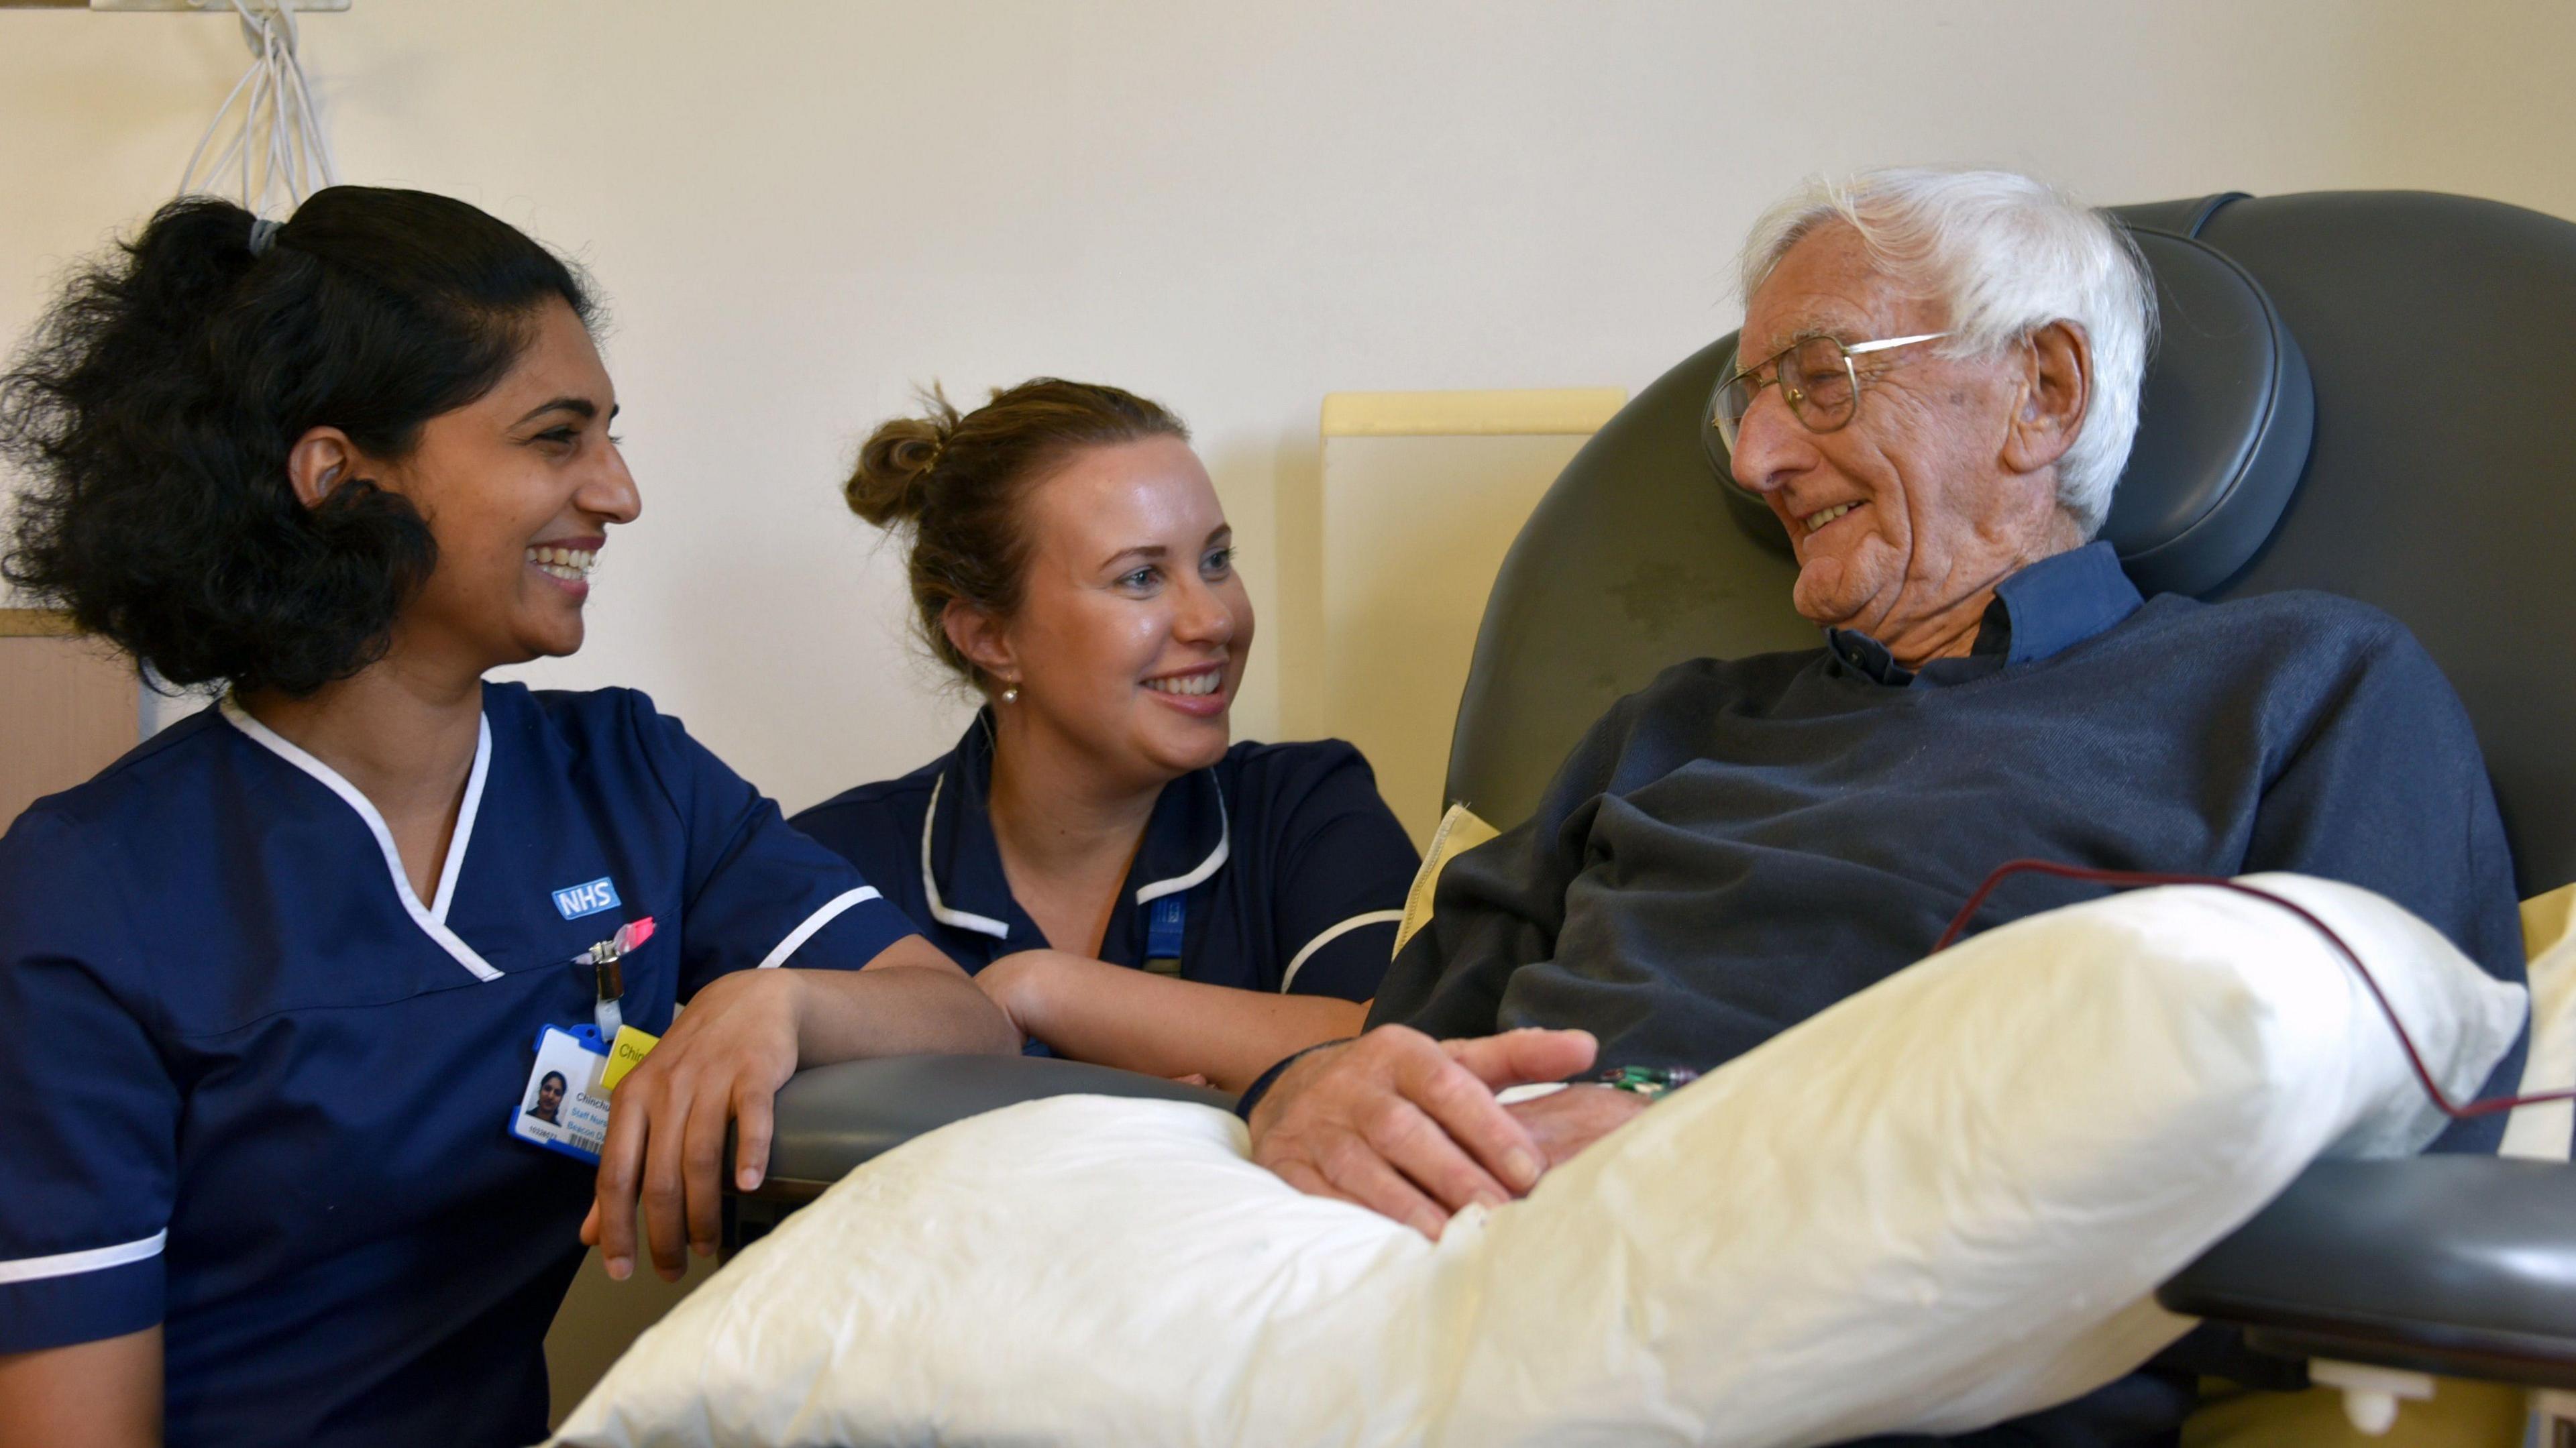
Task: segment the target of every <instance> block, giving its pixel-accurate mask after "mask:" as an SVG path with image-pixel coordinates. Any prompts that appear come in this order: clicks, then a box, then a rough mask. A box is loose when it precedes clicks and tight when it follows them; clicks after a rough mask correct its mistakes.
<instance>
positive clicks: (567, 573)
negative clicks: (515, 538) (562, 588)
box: [528, 548, 599, 583]
mask: <svg viewBox="0 0 2576 1448" xmlns="http://www.w3.org/2000/svg"><path fill="white" fill-rule="evenodd" d="M528 561H529V562H530V563H533V564H535V565H536V566H537V571H538V572H540V573H543V574H545V575H546V576H548V577H550V578H560V579H562V580H563V581H565V582H566V583H578V582H580V581H581V580H583V579H585V578H588V577H589V576H590V572H591V570H592V569H594V568H597V567H598V566H599V555H598V554H596V553H592V552H590V551H588V550H587V549H581V548H531V549H529V550H528Z"/></svg>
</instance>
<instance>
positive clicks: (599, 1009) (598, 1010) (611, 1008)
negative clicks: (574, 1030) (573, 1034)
mask: <svg viewBox="0 0 2576 1448" xmlns="http://www.w3.org/2000/svg"><path fill="white" fill-rule="evenodd" d="M652 938H653V917H652V916H650V915H647V916H645V917H644V918H643V919H641V920H629V921H627V922H626V923H625V924H623V925H620V926H618V927H617V933H616V934H615V935H612V936H610V937H608V938H607V939H606V940H603V941H601V942H599V943H598V944H596V945H594V946H592V947H591V948H590V949H588V950H585V951H583V952H582V953H581V954H579V955H576V956H574V957H573V958H572V963H573V964H575V965H582V964H587V965H589V966H590V969H591V977H592V979H593V980H594V981H595V982H596V984H597V990H596V992H595V1000H596V1003H595V1004H594V1005H592V1007H591V1010H590V1016H591V1020H592V1021H593V1022H594V1023H596V1024H597V1025H598V1027H599V1039H600V1040H601V1041H602V1042H608V1041H614V1040H616V1039H617V1030H618V1027H620V1026H623V1025H625V1024H626V1012H625V1011H624V1010H623V1009H622V1008H621V1007H620V1004H619V1002H620V1000H621V999H622V998H623V997H624V996H625V994H626V971H625V968H624V967H623V966H622V965H620V964H619V962H620V961H622V960H624V959H625V958H626V952H628V951H630V950H633V949H635V948H636V947H637V946H640V945H642V944H643V943H644V942H645V941H647V940H650V939H652Z"/></svg>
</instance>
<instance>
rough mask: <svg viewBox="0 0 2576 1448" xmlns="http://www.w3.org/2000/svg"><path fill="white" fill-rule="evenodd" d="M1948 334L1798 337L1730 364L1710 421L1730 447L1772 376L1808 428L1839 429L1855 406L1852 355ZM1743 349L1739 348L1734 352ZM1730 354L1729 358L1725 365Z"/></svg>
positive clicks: (1855, 375) (1857, 372)
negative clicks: (1752, 359) (1753, 359)
mask: <svg viewBox="0 0 2576 1448" xmlns="http://www.w3.org/2000/svg"><path fill="white" fill-rule="evenodd" d="M1949 335H1950V334H1949V333H1947V332H1924V333H1922V334H1920V335H1918V336H1913V337H1889V338H1887V339H1886V340H1884V341H1879V342H1852V343H1849V344H1846V343H1844V342H1843V341H1841V340H1840V339H1839V338H1834V337H1801V338H1799V339H1798V340H1797V341H1795V342H1792V343H1790V344H1789V345H1788V346H1786V347H1783V348H1781V349H1780V350H1779V351H1778V352H1777V353H1774V354H1773V355H1772V356H1770V357H1768V358H1765V359H1764V360H1763V361H1761V362H1759V363H1756V364H1755V365H1753V366H1751V367H1745V368H1740V369H1735V370H1733V371H1732V372H1731V373H1730V375H1729V376H1728V377H1727V380H1726V385H1725V386H1724V387H1721V388H1719V389H1717V402H1716V404H1715V407H1714V408H1713V411H1712V415H1711V416H1710V418H1709V422H1710V423H1711V424H1712V425H1714V426H1715V427H1716V428H1717V435H1718V437H1719V438H1720V439H1722V440H1723V441H1724V442H1725V443H1726V450H1727V451H1728V452H1730V453H1731V452H1733V451H1735V439H1736V437H1737V435H1738V434H1739V433H1741V432H1742V431H1743V428H1744V414H1746V413H1748V412H1751V411H1752V410H1753V399H1754V398H1755V397H1757V396H1759V395H1760V394H1761V392H1762V389H1763V388H1765V387H1768V386H1770V385H1771V384H1772V383H1774V382H1777V383H1779V384H1780V400H1781V401H1783V402H1786V403H1788V404H1789V411H1790V412H1791V413H1793V414H1794V415H1796V417H1797V419H1798V421H1799V423H1800V424H1801V425H1803V426H1804V427H1805V428H1806V429H1807V431H1809V432H1839V431H1841V430H1842V429H1844V428H1846V427H1849V426H1850V425H1851V420H1852V418H1853V416H1854V415H1856V414H1857V413H1858V412H1859V411H1860V369H1859V368H1857V367H1854V366H1853V365H1852V359H1853V358H1854V357H1863V356H1867V355H1868V354H1870V353H1872V352H1885V351H1888V350H1890V349H1892V348H1896V347H1911V346H1913V345H1914V344H1915V343H1917V342H1935V341H1939V340H1940V339H1941V338H1943V337H1947V336H1949ZM1742 355H1743V354H1742V353H1741V352H1739V353H1737V354H1736V357H1737V358H1740V357H1741V356H1742ZM1735 360H1736V359H1735V358H1730V359H1728V366H1729V367H1730V368H1733V367H1734V362H1735ZM1765 372H1768V373H1770V374H1771V375H1770V377H1769V378H1767V379H1765V378H1764V377H1763V376H1762V374H1763V373H1765Z"/></svg>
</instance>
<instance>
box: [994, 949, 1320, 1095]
mask: <svg viewBox="0 0 2576 1448" xmlns="http://www.w3.org/2000/svg"><path fill="white" fill-rule="evenodd" d="M1014 962H1017V963H1016V964H1014ZM1006 966H1008V967H1009V968H1012V969H1015V970H1024V971H1025V974H1023V975H1021V976H1020V978H1019V980H1018V981H1017V982H1016V983H1015V984H1014V985H1013V986H1011V987H1009V988H1007V989H1006V990H1005V991H1004V996H1005V1003H1006V1006H1007V1008H1008V1010H1009V1011H1010V1014H1011V1017H1012V1019H1013V1020H1014V1021H1015V1022H1017V1024H1018V1026H1019V1029H1021V1030H1023V1031H1026V1032H1027V1033H1028V1034H1030V1035H1032V1036H1035V1037H1037V1038H1038V1039H1039V1040H1041V1041H1044V1042H1046V1043H1047V1044H1048V1045H1049V1046H1051V1047H1053V1048H1055V1050H1056V1051H1057V1053H1058V1054H1061V1055H1066V1056H1070V1057H1072V1058H1074V1059H1075V1060H1077V1061H1097V1062H1099V1063H1100V1064H1102V1065H1104V1066H1120V1067H1124V1068H1126V1069H1127V1070H1130V1071H1143V1072H1146V1073H1148V1074H1150V1075H1155V1076H1187V1075H1192V1074H1197V1075H1202V1076H1205V1077H1207V1078H1208V1081H1209V1082H1210V1083H1211V1084H1213V1085H1215V1086H1217V1087H1218V1088H1219V1089H1221V1090H1226V1091H1240V1090H1242V1089H1243V1088H1244V1087H1246V1086H1249V1085H1251V1084H1252V1082H1253V1079H1254V1078H1255V1077H1257V1076H1259V1075H1260V1074H1261V1073H1262V1072H1264V1071H1266V1070H1268V1069H1270V1065H1271V1063H1272V1062H1274V1061H1277V1060H1279V1059H1280V1058H1281V1057H1283V1056H1289V1055H1294V1054H1295V1053H1297V1052H1299V1051H1302V1050H1304V1049H1306V1048H1307V1047H1308V1046H1312V1045H1315V1044H1317V1043H1318V1042H1322V1041H1331V1040H1338V1039H1340V1038H1341V1037H1344V1036H1355V1035H1358V1034H1359V1030H1360V1025H1361V1022H1362V1021H1364V1020H1365V1019H1366V1018H1367V1016H1368V1005H1367V1003H1366V1002H1363V1001H1346V1000H1342V999H1340V998H1338V997H1334V996H1302V995H1274V994H1272V993H1270V992H1268V991H1257V990H1236V989H1234V988H1232V987H1229V986H1221V985H1202V984H1200V983H1198V982H1197V981H1187V980H1174V979H1172V978H1170V977H1169V976H1160V975H1151V974H1148V973H1146V972H1144V971H1141V970H1135V969H1131V968H1129V967H1127V966H1123V965H1110V964H1108V963H1106V962H1103V961H1097V960H1089V959H1086V958H1084V957H1082V956H1078V955H1067V954H1064V953H1062V952H1060V951H1052V950H1050V951H1043V952H1030V958H1029V959H1028V960H1026V961H1019V958H1018V957H1006V958H1005V959H1004V960H1003V961H997V962H995V963H994V965H992V966H988V967H986V969H988V970H992V969H1001V968H1005V967H1006Z"/></svg>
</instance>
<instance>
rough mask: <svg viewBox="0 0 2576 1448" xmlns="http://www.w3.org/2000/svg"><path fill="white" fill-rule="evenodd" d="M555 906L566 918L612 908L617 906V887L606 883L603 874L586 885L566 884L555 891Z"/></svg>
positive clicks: (606, 879)
mask: <svg viewBox="0 0 2576 1448" xmlns="http://www.w3.org/2000/svg"><path fill="white" fill-rule="evenodd" d="M555 908H556V909H557V910H560V911H562V912H563V918H565V919H566V920H579V919H580V918H581V917H583V916H585V915H596V914H598V913H599V912H600V911H602V910H614V909H616V908H617V887H616V886H614V885H612V884H610V883H608V878H607V877H606V876H604V875H603V876H601V877H600V878H598V879H596V880H593V881H591V882H590V883H589V884H587V885H567V886H565V887H564V888H563V889H560V890H557V891H556V892H555Z"/></svg>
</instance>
